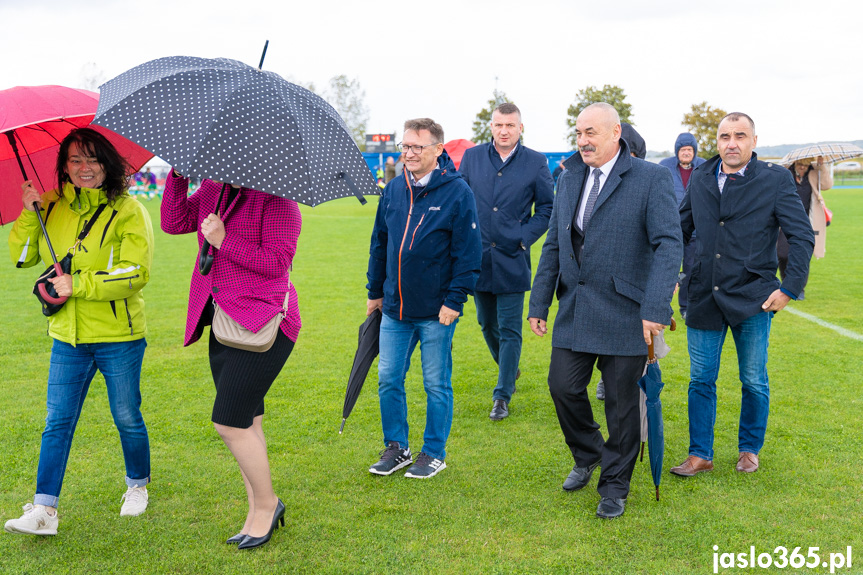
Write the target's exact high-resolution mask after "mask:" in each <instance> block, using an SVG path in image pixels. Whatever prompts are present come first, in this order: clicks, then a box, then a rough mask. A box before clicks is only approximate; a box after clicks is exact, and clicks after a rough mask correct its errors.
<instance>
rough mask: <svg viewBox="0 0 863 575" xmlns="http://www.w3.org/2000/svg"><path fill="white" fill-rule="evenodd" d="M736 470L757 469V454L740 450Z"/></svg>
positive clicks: (748, 471)
mask: <svg viewBox="0 0 863 575" xmlns="http://www.w3.org/2000/svg"><path fill="white" fill-rule="evenodd" d="M737 471H739V472H741V473H754V472H756V471H758V456H757V455H755V454H754V453H749V452H747V451H741V452H740V458H739V459H738V460H737Z"/></svg>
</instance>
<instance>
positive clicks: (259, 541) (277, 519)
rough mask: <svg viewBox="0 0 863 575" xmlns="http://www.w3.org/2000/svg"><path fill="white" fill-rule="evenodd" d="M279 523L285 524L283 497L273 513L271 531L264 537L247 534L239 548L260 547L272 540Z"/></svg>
mask: <svg viewBox="0 0 863 575" xmlns="http://www.w3.org/2000/svg"><path fill="white" fill-rule="evenodd" d="M279 523H281V524H282V527H284V526H285V504H284V503H282V500H281V499H279V502H278V503H277V504H276V511H275V513H273V523H272V524H271V525H270V531H269V532H268V533H267V534H266V535H264V536H262V537H252V536H251V535H246V538H245V539H243V540H242V541H241V542H240V544H239V545H238V546H237V549H254V548H256V547H260V546H261V545H263V544H264V543H266V542H267V541H269V540H270V538H271V537H272V536H273V531H275V530H276V529H278V528H279Z"/></svg>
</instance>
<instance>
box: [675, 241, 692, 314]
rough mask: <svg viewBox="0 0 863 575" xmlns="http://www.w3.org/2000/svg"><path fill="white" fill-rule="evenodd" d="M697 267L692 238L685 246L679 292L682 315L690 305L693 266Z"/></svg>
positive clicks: (678, 303)
mask: <svg viewBox="0 0 863 575" xmlns="http://www.w3.org/2000/svg"><path fill="white" fill-rule="evenodd" d="M694 265H695V238H691V239H690V240H689V243H688V244H686V245H685V246H683V266H682V270H681V271H682V272H683V275H684V277H683V279H682V280H680V289H679V290H678V291H677V305H678V307H679V308H680V314H681V315H683V314H685V313H686V307H687V306H688V305H689V280H690V279H692V266H694Z"/></svg>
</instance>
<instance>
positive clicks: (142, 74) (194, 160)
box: [94, 56, 380, 206]
mask: <svg viewBox="0 0 863 575" xmlns="http://www.w3.org/2000/svg"><path fill="white" fill-rule="evenodd" d="M100 89H101V92H102V98H101V99H100V101H99V110H98V113H97V114H96V118H95V120H94V122H95V123H97V124H99V125H102V126H105V127H106V128H110V129H112V130H114V131H116V132H118V133H120V134H123V135H124V136H126V137H127V138H129V139H131V140H133V141H135V142H137V143H139V144H140V145H142V146H144V147H145V148H147V149H149V150H152V151H153V152H154V153H156V155H158V156H159V157H160V158H162V159H164V160H165V161H167V162H168V163H169V164H171V165H172V166H174V168H176V170H177V171H178V172H179V173H181V174H183V175H184V176H191V177H196V178H210V179H213V180H217V181H222V182H229V183H231V184H235V185H241V186H245V187H247V188H252V189H255V190H260V191H262V192H267V193H271V194H274V195H278V196H283V197H286V198H290V199H292V200H295V201H297V202H300V203H303V204H306V205H309V206H314V205H317V204H319V203H321V202H326V201H328V200H333V199H336V198H341V197H346V196H352V195H356V196H358V197H360V198H361V197H362V194H370V195H372V194H378V193H379V192H380V190H379V189H378V188H377V186H375V182H374V179H373V178H372V174H371V172H370V171H369V169H368V166H367V165H366V162H365V160H363V157H362V154H361V153H360V151H359V148H357V145H356V144H355V143H354V140H353V137H352V136H351V134H350V132H349V131H348V128H347V127H346V125H345V123H344V121H343V120H342V119H341V117H340V116H339V114H338V113H337V112H336V110H335V109H334V108H333V107H332V106H330V105H329V104H328V103H327V102H326V101H325V100H323V99H322V98H321V97H320V96H318V95H316V94H314V93H313V92H310V91H309V90H306V89H305V88H302V87H300V86H297V85H295V84H292V83H290V82H288V81H286V80H284V79H282V78H281V77H280V76H279V75H278V74H275V73H273V72H268V71H263V70H259V69H256V68H252V67H251V66H247V65H246V64H243V63H242V62H237V61H236V60H228V59H224V58H218V59H206V58H193V57H187V56H172V57H168V58H160V59H158V60H152V61H150V62H146V63H144V64H141V65H140V66H137V67H135V68H132V69H131V70H128V71H126V72H124V73H122V74H120V75H119V76H117V77H116V78H114V79H112V80H109V81H108V82H106V83H105V84H103V85H102V86H101V88H100ZM363 201H364V200H363Z"/></svg>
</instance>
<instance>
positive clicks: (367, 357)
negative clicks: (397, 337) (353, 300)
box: [339, 309, 382, 433]
mask: <svg viewBox="0 0 863 575" xmlns="http://www.w3.org/2000/svg"><path fill="white" fill-rule="evenodd" d="M381 317H382V315H381V310H379V309H376V310H374V311H373V312H372V313H371V315H369V317H367V318H366V321H364V322H363V325H361V326H360V332H359V338H358V341H357V352H356V354H354V365H353V367H351V375H350V377H349V378H348V388H347V390H345V405H344V407H343V408H342V426H341V427H340V428H339V433H341V432H342V431H344V429H345V421H346V420H347V419H348V416H349V415H350V414H351V411H352V410H353V409H354V405H356V403H357V398H358V397H359V396H360V391H362V389H363V383H365V381H366V376H367V375H368V374H369V368H370V367H371V366H372V362H373V361H374V360H375V358H376V357H377V356H378V350H379V347H378V342H379V340H380V333H381Z"/></svg>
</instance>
